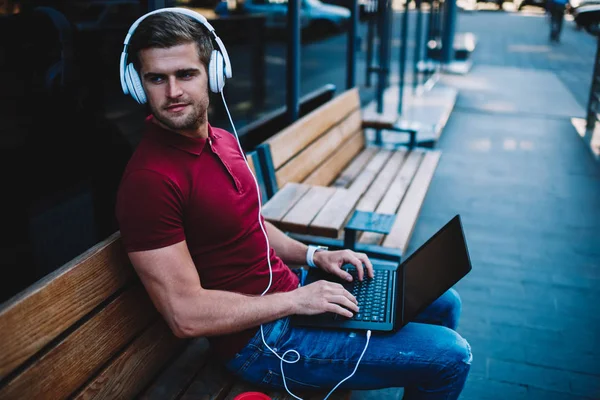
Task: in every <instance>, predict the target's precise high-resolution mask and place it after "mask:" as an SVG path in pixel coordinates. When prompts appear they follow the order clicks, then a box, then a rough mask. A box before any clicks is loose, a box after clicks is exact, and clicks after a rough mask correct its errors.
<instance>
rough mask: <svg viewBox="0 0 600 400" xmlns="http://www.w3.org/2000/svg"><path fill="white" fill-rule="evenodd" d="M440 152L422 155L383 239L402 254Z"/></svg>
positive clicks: (406, 246) (387, 244) (384, 242)
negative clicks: (417, 168) (388, 231)
mask: <svg viewBox="0 0 600 400" xmlns="http://www.w3.org/2000/svg"><path fill="white" fill-rule="evenodd" d="M441 154H442V153H441V152H440V151H429V152H427V153H426V154H425V156H424V157H423V161H422V162H421V165H420V166H419V170H418V171H417V173H416V174H415V177H414V179H413V181H412V183H411V185H410V187H409V188H408V192H407V193H406V197H405V199H404V201H403V202H402V204H401V205H400V209H399V210H398V215H397V217H396V222H395V223H394V226H393V227H392V231H391V232H390V234H389V235H387V236H386V238H385V240H384V241H383V245H384V246H386V247H394V248H399V249H400V250H401V251H402V253H403V254H404V253H405V252H406V249H407V248H408V243H409V241H410V237H411V235H412V232H413V229H414V227H415V224H416V221H417V217H418V216H419V212H420V211H421V206H422V205H423V201H424V199H425V195H426V194H427V189H428V188H429V184H430V183H431V180H432V179H433V174H434V172H435V169H436V168H437V165H438V162H439V160H440V157H441Z"/></svg>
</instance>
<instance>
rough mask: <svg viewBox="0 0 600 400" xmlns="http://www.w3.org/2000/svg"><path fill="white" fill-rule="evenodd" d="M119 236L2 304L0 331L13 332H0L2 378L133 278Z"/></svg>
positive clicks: (112, 237)
mask: <svg viewBox="0 0 600 400" xmlns="http://www.w3.org/2000/svg"><path fill="white" fill-rule="evenodd" d="M118 238H119V235H118V233H115V234H113V235H112V236H110V237H109V238H108V239H106V240H104V241H103V242H101V243H99V244H98V245H96V246H94V247H92V248H91V249H89V250H88V251H87V252H85V253H84V254H82V255H81V256H79V257H77V258H76V259H74V260H72V261H71V262H69V263H67V264H65V265H64V266H63V267H61V268H59V269H58V270H56V271H55V272H53V273H51V274H49V275H48V276H47V277H45V278H43V279H42V280H40V281H39V282H38V283H36V284H34V285H32V286H31V287H29V288H28V289H27V290H26V291H24V292H23V293H22V294H20V295H17V297H15V298H14V299H11V300H9V301H8V302H6V303H4V304H3V305H2V308H1V309H0V327H1V326H10V327H11V329H0V379H3V378H4V377H5V376H6V375H7V374H8V373H10V372H11V371H12V370H14V369H15V368H16V367H17V366H19V365H21V364H22V363H23V362H24V361H25V360H27V359H28V358H29V357H31V356H32V355H34V354H35V353H36V352H37V351H39V350H40V349H41V348H42V347H44V346H45V345H47V344H48V343H49V342H50V341H52V340H53V339H54V338H55V337H57V336H58V335H59V334H60V333H62V332H63V331H65V329H67V328H68V327H69V326H71V325H73V323H75V322H76V321H77V320H78V319H80V318H81V317H82V316H84V315H85V314H87V313H88V312H90V311H91V310H92V309H93V308H94V307H96V306H97V305H98V304H100V303H101V302H102V301H104V300H105V299H106V298H107V297H108V296H110V295H112V294H113V293H116V292H117V290H119V289H120V288H121V287H122V286H123V285H125V283H126V282H127V281H129V280H130V279H131V278H132V277H133V276H134V273H133V268H132V267H131V266H130V264H129V259H128V258H127V254H126V253H125V251H124V250H123V248H122V245H121V242H120V241H119V240H118ZM40 310H44V312H40Z"/></svg>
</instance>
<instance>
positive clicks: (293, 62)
mask: <svg viewBox="0 0 600 400" xmlns="http://www.w3.org/2000/svg"><path fill="white" fill-rule="evenodd" d="M301 1H302V0H289V1H288V46H287V71H286V72H287V73H286V78H287V93H286V104H287V120H288V122H289V123H292V122H294V121H296V120H297V119H298V115H299V114H300V106H299V100H298V98H299V91H300V90H299V88H300V2H301Z"/></svg>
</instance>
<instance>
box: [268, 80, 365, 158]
mask: <svg viewBox="0 0 600 400" xmlns="http://www.w3.org/2000/svg"><path fill="white" fill-rule="evenodd" d="M358 108H360V98H359V95H358V89H356V88H355V89H352V90H348V91H346V92H344V93H342V94H340V95H339V96H337V97H335V98H333V99H332V100H330V101H329V102H327V103H326V104H324V105H323V106H321V107H319V108H318V109H316V110H315V111H313V112H311V113H309V114H307V115H306V116H304V117H303V118H301V119H299V120H298V121H296V122H295V123H293V124H292V125H290V126H289V127H287V128H286V129H284V130H282V131H281V132H279V133H278V134H276V135H274V136H273V137H271V138H270V139H269V140H267V143H269V144H270V146H271V152H272V156H273V165H274V167H275V169H279V167H281V166H282V165H283V164H285V163H286V162H287V161H288V160H289V159H290V158H292V157H293V156H294V155H296V154H297V153H299V152H300V151H302V150H303V149H304V148H306V146H307V145H308V144H309V143H311V142H313V141H314V140H315V139H317V138H318V137H319V136H321V134H323V133H324V132H326V131H328V130H329V129H330V128H331V127H333V126H334V125H336V124H337V123H338V122H339V121H340V120H342V119H343V118H344V117H345V116H346V115H348V114H350V113H351V112H352V111H354V110H356V109H358Z"/></svg>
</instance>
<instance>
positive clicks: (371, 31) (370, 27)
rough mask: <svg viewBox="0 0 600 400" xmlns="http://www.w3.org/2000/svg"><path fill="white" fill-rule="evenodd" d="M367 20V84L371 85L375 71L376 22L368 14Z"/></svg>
mask: <svg viewBox="0 0 600 400" xmlns="http://www.w3.org/2000/svg"><path fill="white" fill-rule="evenodd" d="M367 18H368V21H367V69H366V71H367V76H366V77H365V85H366V86H367V87H371V73H372V71H373V41H374V40H375V26H374V25H375V24H374V21H373V18H372V16H368V17H367Z"/></svg>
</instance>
